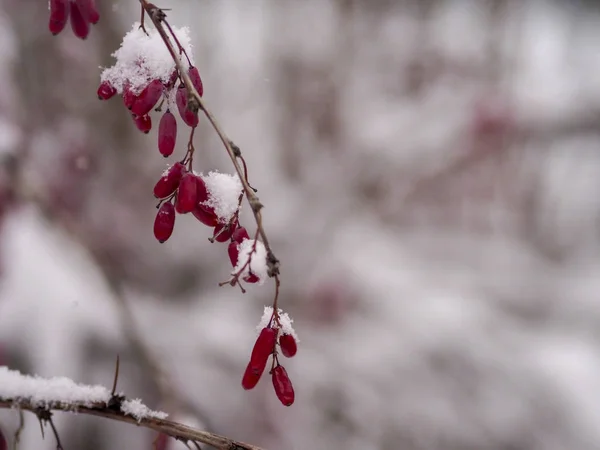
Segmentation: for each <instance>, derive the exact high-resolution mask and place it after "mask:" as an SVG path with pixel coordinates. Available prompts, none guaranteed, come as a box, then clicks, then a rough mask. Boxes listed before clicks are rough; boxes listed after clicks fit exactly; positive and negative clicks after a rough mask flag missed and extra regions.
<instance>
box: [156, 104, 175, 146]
mask: <svg viewBox="0 0 600 450" xmlns="http://www.w3.org/2000/svg"><path fill="white" fill-rule="evenodd" d="M176 140H177V120H175V116H174V115H173V113H172V112H171V110H169V109H167V110H166V111H165V113H164V114H163V116H162V117H161V118H160V123H159V124H158V151H159V152H160V154H161V155H163V156H164V157H165V158H166V157H168V156H171V155H172V154H173V150H174V149H175V142H176Z"/></svg>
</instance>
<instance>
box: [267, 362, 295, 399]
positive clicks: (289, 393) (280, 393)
mask: <svg viewBox="0 0 600 450" xmlns="http://www.w3.org/2000/svg"><path fill="white" fill-rule="evenodd" d="M271 378H272V380H273V388H274V389H275V394H276V395H277V398H278V399H279V401H280V402H281V403H282V404H283V405H284V406H290V405H291V404H292V403H294V387H293V386H292V382H291V381H290V377H288V374H287V371H286V370H285V368H284V367H283V366H277V367H275V368H274V369H273V370H272V371H271Z"/></svg>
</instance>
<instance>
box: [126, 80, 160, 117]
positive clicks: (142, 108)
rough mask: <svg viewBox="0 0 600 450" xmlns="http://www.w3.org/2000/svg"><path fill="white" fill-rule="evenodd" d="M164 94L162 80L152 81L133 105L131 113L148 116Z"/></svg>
mask: <svg viewBox="0 0 600 450" xmlns="http://www.w3.org/2000/svg"><path fill="white" fill-rule="evenodd" d="M162 93H163V84H162V82H161V81H160V80H152V81H151V82H150V83H149V84H148V86H146V87H145V88H144V89H143V90H142V92H140V93H139V95H138V96H137V97H136V98H135V100H134V102H133V105H131V112H132V113H133V114H135V115H136V116H143V115H145V114H148V113H149V112H150V111H151V110H152V108H154V105H156V103H157V102H158V100H159V99H160V96H161V95H162Z"/></svg>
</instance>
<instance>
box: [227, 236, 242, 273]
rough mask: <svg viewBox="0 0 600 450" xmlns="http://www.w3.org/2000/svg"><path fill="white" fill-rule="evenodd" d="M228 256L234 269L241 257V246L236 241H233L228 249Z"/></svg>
mask: <svg viewBox="0 0 600 450" xmlns="http://www.w3.org/2000/svg"><path fill="white" fill-rule="evenodd" d="M227 254H228V255H229V261H231V265H232V266H233V267H235V266H237V263H238V258H239V256H240V244H238V243H237V242H235V241H231V242H230V243H229V246H228V247H227Z"/></svg>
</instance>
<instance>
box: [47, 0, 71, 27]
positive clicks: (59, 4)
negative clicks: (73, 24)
mask: <svg viewBox="0 0 600 450" xmlns="http://www.w3.org/2000/svg"><path fill="white" fill-rule="evenodd" d="M69 7H70V5H69V0H50V20H49V22H48V29H49V30H50V33H52V34H53V35H55V36H56V35H57V34H58V33H60V32H61V31H62V30H64V28H65V25H66V24H67V21H68V20H69Z"/></svg>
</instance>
